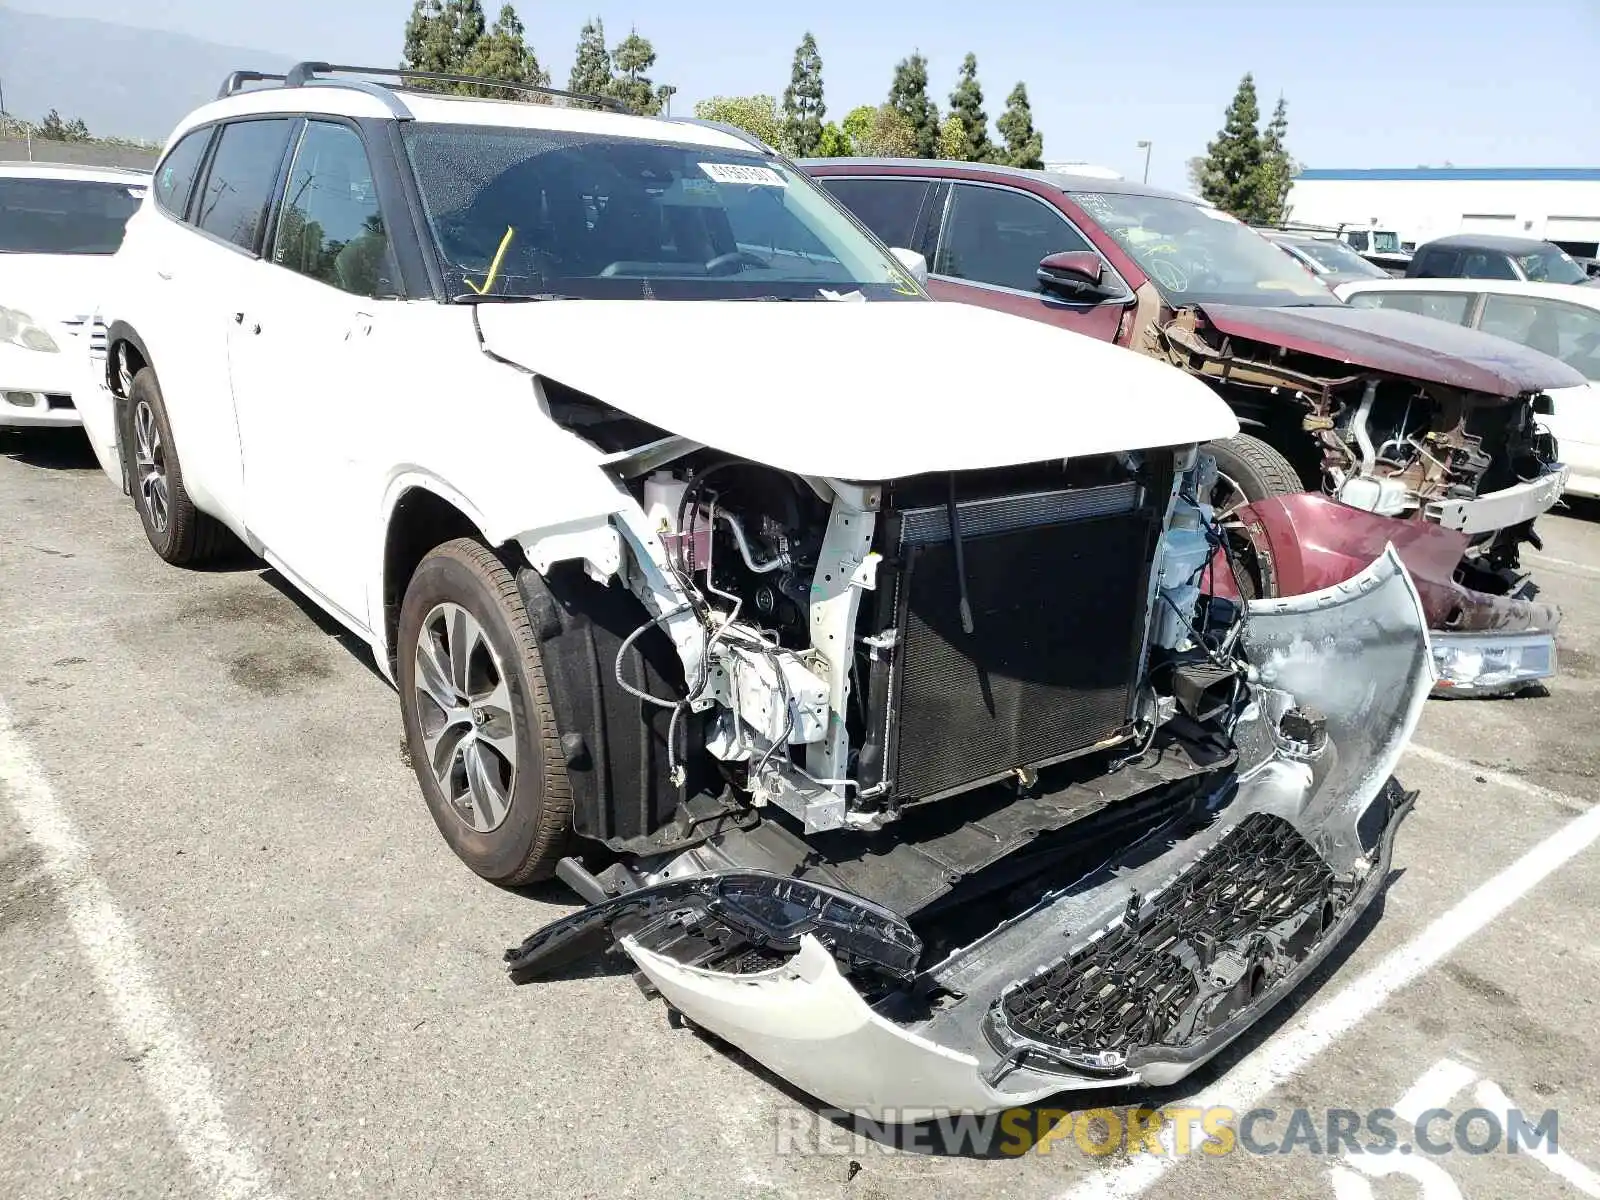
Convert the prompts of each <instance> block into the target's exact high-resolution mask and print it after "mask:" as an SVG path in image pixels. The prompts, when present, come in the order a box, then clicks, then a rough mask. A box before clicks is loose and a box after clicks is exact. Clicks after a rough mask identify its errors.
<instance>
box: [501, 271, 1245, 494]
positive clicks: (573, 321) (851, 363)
mask: <svg viewBox="0 0 1600 1200" xmlns="http://www.w3.org/2000/svg"><path fill="white" fill-rule="evenodd" d="M478 319H479V322H480V327H481V329H482V331H483V340H484V344H485V346H486V347H487V348H488V349H489V350H490V351H492V352H493V353H494V354H497V355H499V356H500V357H502V358H505V359H508V360H510V361H511V362H514V363H517V364H518V365H520V366H523V367H526V368H527V369H528V370H530V371H532V372H534V373H535V374H537V375H541V376H546V377H548V378H550V379H554V380H556V381H558V382H560V383H563V384H566V385H567V386H568V387H572V388H576V389H577V390H579V391H580V392H585V393H587V394H588V395H590V396H593V397H595V398H596V399H598V400H603V401H604V402H605V403H607V404H609V405H611V406H613V407H615V408H619V409H621V410H622V411H624V412H626V413H628V414H630V415H632V416H635V417H638V418H639V419H641V420H644V421H648V422H649V423H650V424H652V425H655V426H658V427H660V428H662V429H665V430H667V431H668V432H670V433H675V434H678V435H680V436H682V437H686V438H690V439H692V440H693V441H696V442H701V443H703V444H705V445H707V446H712V447H715V448H716V449H718V450H722V451H725V452H726V453H729V454H734V455H738V456H739V457H741V458H748V459H752V460H754V461H756V462H761V463H765V464H767V465H769V466H773V467H777V468H779V469H780V470H785V471H793V472H796V473H798V474H802V475H826V476H833V477H835V478H840V479H890V478H895V477H899V476H907V475H917V474H922V473H924V472H930V471H967V470H979V469H982V468H985V467H1001V466H1011V465H1014V464H1018V463H1028V462H1044V461H1047V460H1050V459H1058V458H1076V457H1081V456H1085V455H1091V454H1105V453H1110V452H1112V451H1117V450H1139V449H1145V448H1149V447H1155V446H1177V445H1183V444H1186V443H1190V442H1204V441H1209V440H1210V439H1212V438H1223V437H1229V436H1231V435H1233V434H1235V433H1237V432H1238V431H1239V424H1238V422H1237V421H1236V420H1235V419H1234V416H1233V414H1232V412H1230V411H1229V409H1228V407H1227V405H1225V404H1224V403H1223V402H1222V400H1221V399H1220V398H1219V397H1218V396H1217V395H1216V393H1214V392H1213V391H1212V390H1211V389H1210V388H1208V387H1207V386H1206V385H1205V384H1203V383H1201V382H1199V381H1198V380H1196V379H1192V378H1190V377H1189V376H1188V375H1186V374H1184V373H1183V372H1182V371H1179V370H1177V369H1176V368H1174V367H1170V366H1167V365H1165V364H1163V363H1159V362H1156V361H1155V360H1153V359H1149V358H1145V357H1144V356H1143V355H1139V354H1134V353H1132V352H1130V351H1127V350H1123V349H1119V348H1118V347H1115V346H1112V345H1109V344H1107V343H1103V342H1097V341H1094V340H1093V339H1091V338H1087V337H1083V336H1081V335H1079V334H1075V333H1068V332H1066V331H1065V330H1061V329H1056V328H1054V327H1053V326H1050V325H1045V324H1042V323H1040V322H1037V321H1030V320H1027V319H1025V318H1022V317H1014V316H1008V315H1006V314H1004V313H997V312H992V311H990V310H988V309H982V308H977V307H974V306H971V305H966V304H940V303H925V302H912V301H907V302H903V303H901V302H892V303H891V302H880V303H867V304H857V303H827V302H821V301H818V302H802V303H784V302H759V301H754V302H752V301H739V302H691V301H609V300H607V301H602V300H551V301H542V302H537V303H526V304H504V305H495V304H485V305H481V306H480V307H479V308H478Z"/></svg>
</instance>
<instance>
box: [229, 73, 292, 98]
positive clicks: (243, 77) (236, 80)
mask: <svg viewBox="0 0 1600 1200" xmlns="http://www.w3.org/2000/svg"><path fill="white" fill-rule="evenodd" d="M287 78H288V76H286V75H273V74H271V73H270V72H267V71H232V72H230V73H229V75H228V77H227V78H226V79H224V80H223V81H222V86H221V87H219V88H218V89H217V99H218V100H226V99H227V98H228V97H229V96H231V95H233V94H234V93H235V92H238V91H242V90H243V89H244V85H245V84H247V83H269V82H270V83H283V82H284V81H285V80H286V79H287Z"/></svg>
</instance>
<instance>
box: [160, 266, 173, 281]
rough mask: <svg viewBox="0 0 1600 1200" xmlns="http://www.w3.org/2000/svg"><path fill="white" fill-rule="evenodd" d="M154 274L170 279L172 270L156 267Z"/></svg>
mask: <svg viewBox="0 0 1600 1200" xmlns="http://www.w3.org/2000/svg"><path fill="white" fill-rule="evenodd" d="M156 275H157V276H158V277H159V278H161V279H171V278H172V272H171V271H163V270H162V269H161V268H160V267H157V268H156Z"/></svg>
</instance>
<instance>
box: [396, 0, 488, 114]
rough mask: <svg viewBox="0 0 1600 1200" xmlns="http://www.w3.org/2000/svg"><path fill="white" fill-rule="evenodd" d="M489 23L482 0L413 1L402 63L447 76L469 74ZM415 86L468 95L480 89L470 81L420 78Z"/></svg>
mask: <svg viewBox="0 0 1600 1200" xmlns="http://www.w3.org/2000/svg"><path fill="white" fill-rule="evenodd" d="M486 26H487V22H486V21H485V20H484V16H483V5H482V3H481V2H480V0H414V2H413V4H412V6H411V17H410V19H409V20H408V21H407V22H406V33H405V61H404V62H402V63H401V66H402V68H404V67H410V68H412V69H413V70H417V71H437V72H441V73H443V74H446V75H461V74H468V73H470V72H471V67H472V62H473V57H474V55H475V54H476V53H477V49H478V43H479V42H480V41H482V40H483V36H484V31H485V28H486ZM416 86H417V87H423V88H428V89H430V90H432V91H436V92H455V93H467V94H472V93H474V92H477V91H479V90H480V89H478V88H475V87H473V86H472V85H471V84H453V83H428V82H425V81H418V82H417V84H416Z"/></svg>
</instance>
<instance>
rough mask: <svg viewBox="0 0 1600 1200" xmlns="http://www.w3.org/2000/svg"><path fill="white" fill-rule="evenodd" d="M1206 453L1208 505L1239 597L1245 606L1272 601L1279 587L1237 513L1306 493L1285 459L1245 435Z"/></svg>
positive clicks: (1217, 444) (1218, 443)
mask: <svg viewBox="0 0 1600 1200" xmlns="http://www.w3.org/2000/svg"><path fill="white" fill-rule="evenodd" d="M1206 450H1207V451H1208V452H1209V453H1210V454H1211V456H1212V457H1213V458H1215V459H1216V460H1217V483H1216V487H1214V488H1213V489H1212V491H1211V505H1212V507H1213V508H1214V509H1215V510H1216V522H1217V524H1218V525H1219V526H1220V527H1221V529H1222V536H1223V537H1224V538H1225V539H1226V540H1227V543H1228V559H1229V561H1230V562H1231V563H1232V564H1233V568H1234V575H1235V577H1236V579H1237V581H1238V586H1239V591H1240V593H1241V594H1242V595H1243V596H1244V598H1245V599H1246V600H1254V599H1258V598H1262V597H1268V596H1276V595H1277V594H1278V589H1277V581H1276V580H1275V579H1274V578H1273V573H1272V570H1271V567H1270V565H1269V564H1268V563H1266V562H1264V561H1263V560H1262V558H1261V556H1260V555H1259V554H1258V553H1257V552H1256V548H1255V544H1254V543H1253V542H1251V540H1250V536H1249V533H1248V532H1247V531H1246V529H1245V527H1244V521H1243V519H1242V518H1241V515H1240V511H1239V510H1240V509H1242V508H1244V506H1245V505H1247V504H1254V503H1255V502H1256V501H1258V500H1267V499H1270V498H1272V497H1273V496H1289V495H1293V494H1294V493H1296V492H1303V491H1305V487H1304V486H1303V485H1302V484H1301V482H1300V475H1299V473H1298V472H1297V471H1296V470H1295V469H1294V467H1293V465H1292V464H1291V463H1290V462H1289V460H1288V459H1286V458H1285V457H1284V456H1283V455H1281V454H1279V453H1278V452H1277V451H1276V450H1274V449H1273V448H1272V447H1271V446H1269V445H1268V444H1267V443H1266V442H1264V441H1262V440H1261V439H1260V438H1258V437H1252V436H1251V435H1250V434H1248V433H1240V434H1235V435H1234V436H1233V437H1231V438H1223V439H1222V440H1221V441H1216V442H1211V443H1209V444H1207V446H1206Z"/></svg>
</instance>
